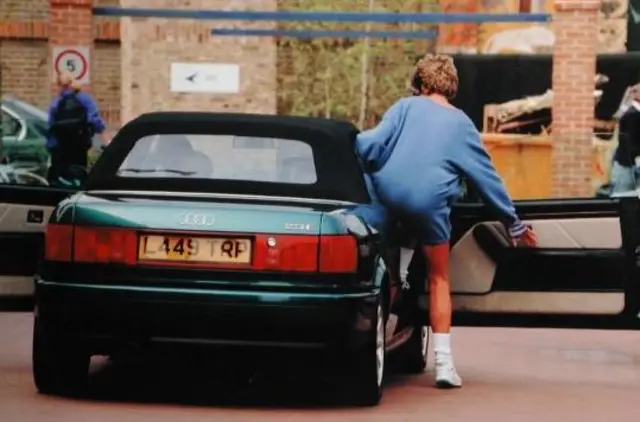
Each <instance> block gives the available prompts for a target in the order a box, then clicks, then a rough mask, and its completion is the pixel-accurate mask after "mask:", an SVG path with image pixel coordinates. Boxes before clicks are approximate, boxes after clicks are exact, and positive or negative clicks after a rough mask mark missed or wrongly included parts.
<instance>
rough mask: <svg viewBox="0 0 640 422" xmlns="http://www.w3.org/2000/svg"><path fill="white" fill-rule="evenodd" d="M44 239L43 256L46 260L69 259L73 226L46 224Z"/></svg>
mask: <svg viewBox="0 0 640 422" xmlns="http://www.w3.org/2000/svg"><path fill="white" fill-rule="evenodd" d="M44 239H45V241H44V257H45V259H46V260H48V261H67V262H68V261H71V245H72V241H73V226H70V225H65V224H47V228H46V230H45V238H44Z"/></svg>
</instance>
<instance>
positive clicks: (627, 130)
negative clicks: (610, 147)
mask: <svg viewBox="0 0 640 422" xmlns="http://www.w3.org/2000/svg"><path fill="white" fill-rule="evenodd" d="M627 95H628V100H626V101H625V100H623V104H622V105H621V107H620V109H619V110H618V112H617V113H616V114H617V115H618V117H619V120H618V148H617V149H616V152H615V154H614V157H613V166H612V168H611V182H612V192H613V193H620V192H628V191H631V190H635V189H637V187H638V185H639V184H638V180H639V177H640V85H635V86H633V87H631V88H630V89H629V91H628V93H627Z"/></svg>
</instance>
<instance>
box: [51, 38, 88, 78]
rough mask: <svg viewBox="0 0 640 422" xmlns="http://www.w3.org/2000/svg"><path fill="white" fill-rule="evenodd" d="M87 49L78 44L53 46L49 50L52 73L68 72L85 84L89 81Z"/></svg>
mask: <svg viewBox="0 0 640 422" xmlns="http://www.w3.org/2000/svg"><path fill="white" fill-rule="evenodd" d="M89 51H90V50H89V47H88V46H80V45H75V46H74V45H71V46H56V47H53V49H52V52H51V53H52V54H51V58H52V60H51V62H52V63H53V74H54V75H57V74H58V73H60V72H70V73H71V74H72V75H73V77H74V78H75V79H76V81H77V82H78V83H79V84H81V85H87V84H88V83H89V82H90V70H89V67H90V65H89V63H91V60H90V57H89Z"/></svg>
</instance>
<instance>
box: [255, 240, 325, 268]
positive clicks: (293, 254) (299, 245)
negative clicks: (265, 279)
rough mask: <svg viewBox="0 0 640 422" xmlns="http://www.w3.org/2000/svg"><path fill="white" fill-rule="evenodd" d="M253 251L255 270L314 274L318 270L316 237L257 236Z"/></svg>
mask: <svg viewBox="0 0 640 422" xmlns="http://www.w3.org/2000/svg"><path fill="white" fill-rule="evenodd" d="M254 250H255V257H254V261H253V268H254V269H256V270H276V271H300V272H315V271H317V269H318V237H317V236H304V235H300V236H296V235H293V236H278V235H273V236H271V235H258V236H256V244H255V246H254Z"/></svg>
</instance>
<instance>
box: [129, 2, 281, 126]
mask: <svg viewBox="0 0 640 422" xmlns="http://www.w3.org/2000/svg"><path fill="white" fill-rule="evenodd" d="M122 5H123V7H140V8H144V7H175V8H183V9H188V8H193V9H222V10H230V9H234V8H235V9H242V10H275V9H276V6H277V4H276V0H246V1H242V2H229V1H227V0H188V1H187V0H182V1H180V0H122ZM214 25H221V26H223V25H226V26H228V23H224V22H207V21H194V20H176V19H172V20H166V19H129V18H125V19H123V20H122V22H121V28H122V33H121V39H122V46H121V48H122V72H121V74H122V87H123V91H122V119H123V121H127V120H129V119H130V118H132V117H134V116H136V115H138V114H140V113H143V112H147V111H154V110H211V111H245V112H262V113H275V112H276V95H275V94H276V45H275V41H274V40H273V39H272V38H271V37H269V38H267V37H212V36H211V35H209V32H210V30H211V28H212V27H214ZM242 25H243V26H245V25H247V26H249V25H251V27H268V26H270V25H273V23H244V22H243V23H242ZM172 62H218V63H233V64H239V65H241V68H240V73H241V75H240V84H241V87H240V93H239V95H236V94H232V95H219V94H203V93H188V94H186V93H172V92H171V91H170V66H171V63H172Z"/></svg>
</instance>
